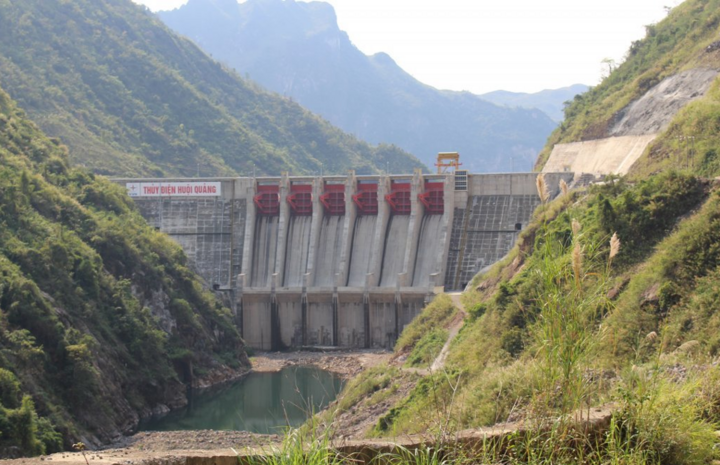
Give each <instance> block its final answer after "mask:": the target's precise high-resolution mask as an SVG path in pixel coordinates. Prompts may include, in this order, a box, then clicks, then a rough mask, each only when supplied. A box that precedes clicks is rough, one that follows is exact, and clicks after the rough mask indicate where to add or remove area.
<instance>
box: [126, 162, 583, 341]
mask: <svg viewBox="0 0 720 465" xmlns="http://www.w3.org/2000/svg"><path fill="white" fill-rule="evenodd" d="M535 178H536V173H515V174H482V175H475V174H468V173H467V172H457V173H455V174H449V175H423V174H421V173H419V172H416V173H414V174H413V175H391V176H355V175H354V173H352V172H351V173H350V174H349V175H348V176H325V177H289V176H283V177H279V178H269V177H268V178H215V179H118V180H116V182H118V183H120V184H122V185H125V186H126V187H127V189H128V193H129V194H130V196H131V197H132V198H133V199H134V201H135V202H136V204H137V206H138V208H139V210H140V212H141V214H142V215H143V216H144V217H145V218H146V219H147V221H148V222H149V223H150V224H151V225H153V226H155V227H156V228H158V229H160V230H162V231H164V232H166V233H168V234H169V235H170V236H171V237H172V238H173V239H174V240H176V241H177V242H178V243H179V244H180V245H181V246H182V247H183V249H184V250H185V252H186V254H187V255H188V257H189V260H190V263H191V265H192V266H193V267H194V268H195V270H196V271H197V272H198V273H199V274H200V275H201V276H202V277H203V278H204V279H205V280H206V282H207V284H208V287H210V288H212V289H214V290H215V291H216V292H218V293H221V294H222V295H223V296H224V297H225V298H226V299H227V300H228V301H229V302H230V303H231V307H232V308H233V311H234V312H235V313H236V321H237V324H238V326H239V327H240V329H241V332H242V334H243V337H244V339H245V341H246V342H247V344H248V346H249V347H252V348H257V349H262V350H278V349H282V348H286V347H303V346H339V347H358V348H360V347H384V348H391V347H392V346H393V345H394V344H395V340H396V339H397V337H398V334H399V333H400V332H401V331H402V329H403V327H404V326H405V325H407V324H409V323H410V321H412V319H413V318H414V317H415V316H416V315H417V314H418V313H419V312H420V311H421V310H422V308H423V307H424V306H425V305H426V304H427V303H428V302H429V301H430V300H432V298H433V296H434V295H435V294H436V293H437V292H440V291H442V290H443V288H444V290H446V291H451V290H460V289H462V288H464V287H465V286H466V285H467V283H468V282H469V281H470V280H471V279H472V277H473V276H474V275H475V274H476V273H477V272H479V271H480V270H482V269H483V268H485V267H487V266H489V265H491V264H493V263H494V262H496V261H497V260H499V259H500V258H502V257H503V256H504V255H505V254H507V252H508V251H509V250H510V249H511V248H512V246H513V245H514V243H515V240H516V239H517V236H518V234H519V233H520V231H521V230H522V229H523V228H524V227H525V226H526V225H527V223H528V222H529V220H530V218H531V216H532V213H533V211H534V209H535V208H536V207H537V206H538V204H539V203H540V200H539V198H538V196H537V193H536V190H535ZM545 178H546V182H547V184H548V186H549V187H550V191H551V195H553V196H554V195H557V193H558V191H559V188H558V184H559V181H560V179H565V181H566V182H568V183H570V182H571V181H572V179H573V173H545Z"/></svg>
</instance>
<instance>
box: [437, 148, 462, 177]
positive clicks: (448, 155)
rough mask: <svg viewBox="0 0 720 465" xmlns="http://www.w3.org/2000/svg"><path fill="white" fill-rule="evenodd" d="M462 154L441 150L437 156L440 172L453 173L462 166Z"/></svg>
mask: <svg viewBox="0 0 720 465" xmlns="http://www.w3.org/2000/svg"><path fill="white" fill-rule="evenodd" d="M461 165H462V163H460V154H459V153H457V152H440V153H438V156H437V163H435V166H437V169H438V174H445V173H453V172H455V170H457V169H458V168H460V166H461Z"/></svg>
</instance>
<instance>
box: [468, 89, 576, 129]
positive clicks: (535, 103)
mask: <svg viewBox="0 0 720 465" xmlns="http://www.w3.org/2000/svg"><path fill="white" fill-rule="evenodd" d="M588 89H590V88H589V87H588V86H586V85H585V84H573V85H571V86H567V87H561V88H559V89H545V90H541V91H540V92H534V93H526V92H509V91H506V90H496V91H493V92H488V93H486V94H480V95H479V97H480V98H482V99H484V100H487V101H488V102H492V103H494V104H496V105H504V106H508V107H521V108H537V109H538V110H542V111H543V112H544V113H545V114H546V115H548V116H549V117H550V118H552V119H553V120H554V121H557V122H560V121H562V120H563V118H564V117H565V115H564V113H563V109H564V108H565V102H571V101H572V99H573V98H574V97H575V96H576V95H578V94H582V93H584V92H587V91H588Z"/></svg>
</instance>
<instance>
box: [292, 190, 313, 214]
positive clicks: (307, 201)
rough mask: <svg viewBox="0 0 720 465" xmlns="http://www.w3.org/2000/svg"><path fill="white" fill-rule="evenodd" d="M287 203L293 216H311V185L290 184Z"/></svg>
mask: <svg viewBox="0 0 720 465" xmlns="http://www.w3.org/2000/svg"><path fill="white" fill-rule="evenodd" d="M287 203H288V204H290V208H291V209H292V213H293V215H295V216H310V215H312V184H291V185H290V195H288V196H287Z"/></svg>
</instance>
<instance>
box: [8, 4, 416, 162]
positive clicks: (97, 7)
mask: <svg viewBox="0 0 720 465" xmlns="http://www.w3.org/2000/svg"><path fill="white" fill-rule="evenodd" d="M0 85H2V86H3V88H4V89H5V90H6V91H7V92H8V93H9V94H10V96H11V97H12V98H13V99H15V100H16V101H17V102H18V103H19V105H20V106H21V108H23V109H24V110H26V111H27V112H28V114H29V115H30V117H31V118H32V119H33V120H34V121H35V122H36V123H37V124H38V125H39V126H40V127H41V128H42V129H43V130H44V131H45V132H46V133H47V134H48V135H50V136H54V137H60V138H61V139H62V141H63V143H65V144H67V145H68V146H69V147H70V148H71V162H72V163H73V164H75V165H84V166H86V167H88V168H90V169H91V170H93V171H94V172H96V173H102V174H112V175H122V176H167V175H183V176H191V175H196V174H197V173H200V175H202V176H217V175H232V174H235V175H237V174H243V175H251V174H252V173H253V172H256V173H257V174H272V175H279V174H280V173H281V172H282V171H290V172H291V173H293V174H311V173H316V172H317V173H319V172H320V170H321V169H322V170H323V171H324V172H326V173H342V172H344V171H345V170H347V169H351V168H353V169H356V170H357V171H358V172H359V173H362V174H368V173H374V172H378V171H379V170H385V169H386V167H388V166H389V168H390V169H391V170H392V171H394V172H412V170H413V169H414V168H418V167H421V166H422V165H421V164H420V162H419V161H418V160H417V159H415V158H414V157H412V156H411V155H409V154H407V153H405V152H403V151H401V150H400V149H398V148H397V147H394V146H391V145H381V146H378V147H371V146H369V145H368V144H366V143H364V142H361V141H359V140H358V139H356V138H355V137H353V136H350V135H348V134H345V133H343V132H342V131H340V130H338V129H336V128H334V127H332V126H331V125H330V124H329V123H327V122H326V121H324V120H323V119H321V118H320V117H318V116H316V115H313V114H311V113H310V112H308V111H306V110H304V109H303V108H301V107H300V106H299V105H297V104H295V103H294V102H292V101H291V100H290V99H287V98H282V97H280V96H278V95H275V94H271V93H269V92H267V91H264V90H262V89H260V88H259V87H258V86H256V85H254V84H253V83H251V82H249V81H246V80H244V79H242V78H240V77H239V75H237V74H236V73H234V72H233V71H231V70H228V69H226V68H225V67H223V66H222V65H220V64H219V63H217V62H215V61H213V60H212V59H211V58H210V57H208V56H207V55H205V54H204V53H203V52H202V51H200V50H199V49H198V48H197V47H196V46H195V45H193V44H192V43H191V42H190V41H188V40H186V39H183V38H181V37H179V36H177V35H175V34H173V33H172V32H171V31H169V30H168V29H167V28H166V27H164V26H163V25H162V23H161V22H160V21H159V20H157V19H156V18H155V17H154V16H153V15H152V14H151V13H150V12H149V11H147V10H146V9H145V8H143V7H141V6H139V5H136V4H134V3H133V2H132V1H131V0H72V1H46V0H23V1H20V2H18V1H12V0H1V1H0Z"/></svg>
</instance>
